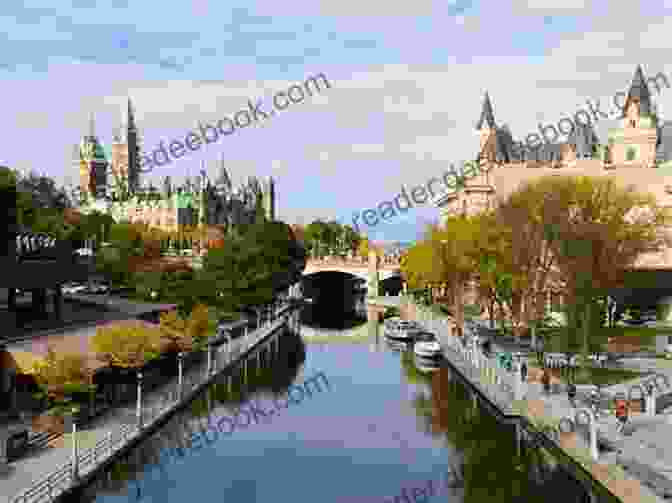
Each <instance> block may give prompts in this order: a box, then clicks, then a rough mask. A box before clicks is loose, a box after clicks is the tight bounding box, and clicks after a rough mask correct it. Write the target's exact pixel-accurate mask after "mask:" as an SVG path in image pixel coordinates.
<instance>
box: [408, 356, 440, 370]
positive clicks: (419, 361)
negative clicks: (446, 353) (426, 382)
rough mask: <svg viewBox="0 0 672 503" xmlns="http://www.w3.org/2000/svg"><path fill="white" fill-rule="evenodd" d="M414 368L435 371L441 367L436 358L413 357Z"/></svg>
mask: <svg viewBox="0 0 672 503" xmlns="http://www.w3.org/2000/svg"><path fill="white" fill-rule="evenodd" d="M414 363H415V368H416V369H418V370H419V371H420V372H436V371H437V370H439V369H440V368H441V364H440V363H439V361H438V360H428V359H427V358H415V361H414Z"/></svg>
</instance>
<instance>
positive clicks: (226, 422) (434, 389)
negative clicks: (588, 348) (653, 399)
mask: <svg viewBox="0 0 672 503" xmlns="http://www.w3.org/2000/svg"><path fill="white" fill-rule="evenodd" d="M302 319H303V322H304V325H303V326H302V332H305V333H306V334H309V335H305V334H302V333H287V334H285V335H283V337H281V341H282V342H281V345H280V348H279V352H278V353H277V354H276V355H273V356H272V358H271V359H270V360H266V361H263V362H261V363H260V364H259V365H257V363H256V360H252V361H251V364H250V366H248V371H247V378H245V377H244V376H243V375H241V374H240V373H238V374H235V375H233V376H232V379H231V380H227V379H225V378H223V377H222V378H221V379H219V380H218V382H217V383H215V384H213V385H212V386H211V387H210V388H209V389H208V390H207V392H205V393H204V394H203V395H202V396H201V397H200V398H199V399H197V400H196V401H195V402H193V404H192V406H191V407H189V408H187V409H185V411H184V412H183V413H181V414H179V415H177V416H176V417H174V418H173V419H172V420H171V421H170V422H169V423H167V424H166V425H165V426H164V427H163V428H161V429H160V430H159V431H158V432H157V433H156V434H155V435H154V436H152V437H151V438H149V439H148V440H147V441H145V442H144V443H142V444H141V445H140V446H139V447H137V448H136V449H135V450H134V451H132V452H131V453H130V454H129V455H128V456H127V457H126V458H125V459H123V460H120V461H118V462H117V463H116V464H115V465H114V466H113V468H112V469H111V470H109V471H108V472H107V473H105V474H103V475H101V476H100V477H99V478H98V479H97V480H96V481H95V482H94V483H93V484H92V485H91V486H89V487H88V488H87V489H86V491H85V495H84V496H83V497H80V496H81V495H80V496H78V501H95V502H97V503H116V502H154V503H159V502H160V503H178V502H179V503H183V502H192V503H205V502H210V501H212V502H226V503H229V502H231V503H255V502H264V503H266V502H294V503H304V502H305V503H309V502H310V503H314V502H319V503H346V502H348V503H374V502H376V503H377V502H380V503H383V502H403V503H410V502H430V503H431V502H435V501H436V502H438V501H450V502H456V503H457V502H470V503H471V502H474V503H476V502H478V503H485V502H487V503H499V502H501V503H509V502H537V501H538V502H542V501H543V502H544V503H551V502H555V501H558V502H561V501H562V502H579V501H584V497H583V494H582V490H581V488H580V487H579V486H578V485H577V484H576V483H573V482H572V480H571V479H570V478H569V477H568V476H566V475H565V474H564V473H563V472H562V471H561V470H559V469H554V465H553V461H552V459H550V458H548V457H547V456H546V455H545V454H544V453H543V452H541V451H539V450H535V449H520V450H518V449H517V445H516V442H515V435H514V432H513V429H512V428H510V427H507V426H504V425H500V424H498V423H497V421H496V420H495V418H493V417H492V416H490V415H489V414H488V412H487V411H486V410H485V409H484V408H483V407H482V406H481V405H480V403H479V402H478V401H476V400H474V397H472V396H471V394H470V392H469V390H468V389H467V388H466V387H465V386H464V385H462V384H461V382H460V380H459V379H457V378H456V375H454V374H453V373H452V372H451V370H450V368H449V367H448V366H447V364H446V363H445V362H444V363H440V364H439V365H434V366H432V365H427V364H424V365H423V364H420V362H417V361H416V360H415V358H414V356H413V354H412V352H409V351H408V350H404V348H400V347H391V346H390V345H388V344H387V343H386V342H385V340H384V338H383V334H382V326H380V325H378V324H377V323H370V322H368V323H367V322H366V321H365V320H363V319H362V318H361V312H359V311H358V313H356V314H355V315H353V316H351V319H349V320H346V321H344V322H343V323H341V326H340V327H339V326H338V324H337V323H336V324H334V322H333V320H332V321H330V322H328V323H327V322H325V326H328V328H325V329H322V328H321V327H320V319H319V316H317V315H316V313H315V312H312V311H311V310H310V308H309V307H308V308H305V311H304V313H303V316H302ZM321 335H325V337H324V338H321V337H320V336H321ZM255 410H256V415H255V412H254V411H255ZM259 411H262V412H259ZM263 412H265V413H266V418H264V417H263ZM218 425H219V427H220V432H219V433H214V432H215V430H216V428H217V427H218ZM199 430H203V431H205V433H204V434H203V435H205V437H203V436H201V434H200V433H198V432H199ZM194 432H196V433H194Z"/></svg>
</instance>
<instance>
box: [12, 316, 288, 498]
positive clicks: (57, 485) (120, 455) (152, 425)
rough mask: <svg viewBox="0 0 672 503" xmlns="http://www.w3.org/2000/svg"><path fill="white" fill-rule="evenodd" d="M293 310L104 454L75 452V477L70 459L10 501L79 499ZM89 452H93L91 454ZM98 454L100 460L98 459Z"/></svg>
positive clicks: (273, 334) (264, 342)
mask: <svg viewBox="0 0 672 503" xmlns="http://www.w3.org/2000/svg"><path fill="white" fill-rule="evenodd" d="M296 313H297V307H296V306H295V305H292V304H290V305H289V306H287V307H285V308H284V309H283V310H281V311H279V312H278V313H276V316H277V317H276V319H275V320H274V321H273V322H271V323H270V324H269V325H267V326H264V327H260V328H259V329H257V330H255V331H252V332H250V333H249V334H248V336H247V337H248V338H247V340H246V341H240V344H241V345H242V347H241V348H240V350H239V351H238V354H237V355H236V358H235V359H232V360H230V361H228V362H226V364H225V365H224V366H222V368H218V369H213V372H212V373H210V374H208V375H206V377H205V378H204V379H202V380H199V381H198V382H197V383H196V384H195V385H194V387H193V388H192V389H190V390H185V392H184V394H182V395H181V397H180V399H179V400H177V401H175V402H173V403H171V404H169V405H168V406H167V407H166V408H165V409H164V410H162V411H161V412H160V413H158V414H157V415H156V416H155V417H153V418H152V419H151V420H150V421H148V422H147V423H143V424H142V425H141V426H140V427H138V426H137V425H125V424H124V425H122V426H121V429H120V431H119V432H118V433H119V438H118V440H117V442H116V443H114V444H113V443H112V442H109V448H107V447H108V446H107V445H106V446H105V447H106V448H105V449H104V451H105V452H104V454H106V455H103V456H100V450H99V449H97V447H98V445H96V446H94V448H93V449H89V450H88V451H87V453H85V454H83V455H78V457H77V458H78V465H79V474H78V476H76V477H73V476H72V475H71V473H72V462H69V463H67V464H66V465H65V466H63V467H61V468H60V469H57V470H56V471H55V472H53V473H52V474H51V475H50V476H49V477H47V478H46V479H45V480H43V481H41V482H40V483H38V484H35V485H33V486H32V487H31V488H29V489H27V490H26V491H23V492H22V493H20V494H19V495H17V496H16V497H14V498H13V499H12V500H11V501H12V502H13V503H31V502H34V501H43V500H44V497H47V498H48V499H49V500H50V501H54V502H63V503H65V502H69V501H75V500H79V495H81V493H82V491H83V490H84V489H85V488H86V487H87V486H89V485H90V484H91V483H93V482H94V481H95V480H96V479H97V478H98V477H99V476H101V474H102V473H105V471H106V470H109V469H110V468H111V467H112V466H113V465H114V464H115V463H116V462H118V461H119V460H121V459H124V458H125V456H127V455H128V454H129V452H130V451H132V450H133V449H134V448H135V447H137V446H138V445H139V444H141V443H142V442H143V441H144V440H146V439H147V438H149V437H150V436H152V435H153V434H155V433H156V432H157V431H158V430H159V429H160V428H161V427H163V426H164V425H165V424H166V423H167V422H168V421H169V420H170V419H172V418H173V417H174V416H175V415H176V414H177V413H178V412H180V411H182V410H184V409H185V408H186V407H187V406H189V404H191V403H192V402H193V401H194V400H195V399H196V398H197V397H198V396H199V395H200V394H201V393H202V392H203V390H205V389H207V386H209V385H210V384H211V383H212V382H213V381H214V380H215V379H216V378H218V377H220V376H221V375H223V374H226V373H227V372H231V371H233V370H234V369H235V368H237V367H238V366H240V365H241V364H244V362H245V361H246V360H247V358H248V357H249V356H250V355H251V354H253V353H255V352H257V351H258V350H260V349H262V348H265V347H267V346H269V345H270V344H278V343H279V342H278V341H277V340H276V339H277V337H279V336H280V334H279V332H280V331H282V330H284V329H285V327H287V326H288V325H290V326H291V325H295V324H296V323H295V322H296V319H295V316H296ZM274 341H275V342H274ZM236 342H237V341H236ZM101 450H102V449H101ZM91 451H93V456H92V455H91V454H92V453H91ZM99 457H100V459H98V458H99ZM92 458H93V460H92ZM83 461H88V463H87V464H93V466H90V467H88V469H87V470H86V471H84V470H82V468H83V466H82V464H83ZM63 486H65V487H63Z"/></svg>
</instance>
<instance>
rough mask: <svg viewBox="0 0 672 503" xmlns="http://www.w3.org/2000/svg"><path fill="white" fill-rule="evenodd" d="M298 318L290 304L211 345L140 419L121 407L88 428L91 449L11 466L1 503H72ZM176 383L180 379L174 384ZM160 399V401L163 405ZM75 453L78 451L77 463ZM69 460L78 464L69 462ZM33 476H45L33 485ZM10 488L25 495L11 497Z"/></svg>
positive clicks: (146, 401) (270, 347)
mask: <svg viewBox="0 0 672 503" xmlns="http://www.w3.org/2000/svg"><path fill="white" fill-rule="evenodd" d="M296 315H297V312H296V309H295V308H294V307H293V306H291V305H290V306H288V307H286V308H285V309H284V310H282V311H279V312H278V313H276V317H275V318H274V320H273V321H272V322H269V323H268V324H266V325H264V326H262V327H259V328H258V329H257V330H254V331H251V332H249V333H248V334H247V336H244V337H241V338H238V339H236V340H234V341H231V342H229V343H228V344H226V343H223V341H218V342H219V345H218V346H217V347H214V346H213V347H212V351H211V352H208V359H207V362H206V363H205V365H198V366H197V367H196V368H193V369H191V370H192V371H191V373H190V374H187V375H184V376H182V377H181V379H182V380H181V383H182V391H179V390H178V392H177V393H175V391H174V390H175V389H176V382H170V383H168V384H166V385H164V386H162V387H161V388H160V389H156V390H154V391H153V392H150V393H148V394H147V396H145V397H143V400H142V404H143V406H142V415H141V417H140V418H138V417H137V416H136V415H135V413H134V412H135V409H134V410H128V409H122V408H120V409H116V410H112V411H110V413H109V414H106V415H105V416H103V417H102V418H101V419H100V420H99V421H96V423H95V424H93V425H91V426H90V427H89V428H87V433H89V434H90V435H93V436H94V440H93V442H94V445H93V447H91V448H89V449H77V448H76V447H75V446H74V445H73V448H72V449H68V448H66V447H62V448H50V449H48V450H47V451H45V452H44V453H40V455H39V456H30V457H27V458H22V459H19V460H16V461H15V462H13V463H11V464H10V465H9V473H6V474H4V477H3V478H4V480H3V482H2V485H3V489H5V488H6V492H3V493H4V495H5V496H4V497H5V498H8V499H6V500H2V501H8V502H16V503H30V502H33V501H42V500H43V498H48V499H49V500H50V501H54V500H55V498H58V501H71V500H72V497H73V494H76V493H77V491H78V490H79V488H81V487H85V486H86V485H87V484H88V483H89V482H90V481H91V480H93V478H95V476H96V474H97V473H98V472H100V471H104V470H106V469H107V467H108V466H110V465H111V464H114V462H115V461H116V460H117V459H118V458H119V457H120V456H123V455H124V453H126V452H128V451H129V450H131V449H133V447H134V446H135V445H137V444H139V443H141V442H142V441H143V440H144V439H145V438H147V436H148V435H151V434H152V432H154V431H156V430H157V429H159V428H160V427H161V426H162V425H163V424H165V423H166V422H167V421H168V420H169V419H170V418H171V417H172V416H173V415H174V414H176V413H178V412H179V411H180V410H182V409H184V408H185V407H187V406H188V405H189V404H190V403H191V402H192V401H193V400H194V398H195V397H196V396H198V395H199V393H200V392H201V391H202V389H204V387H207V386H208V385H209V384H210V383H211V382H212V381H213V380H214V379H215V378H216V377H217V376H218V375H220V374H226V373H227V372H231V371H232V370H234V369H236V368H237V367H242V368H243V370H244V371H245V372H246V371H247V361H248V357H250V356H256V358H257V359H261V358H263V357H266V355H267V354H268V353H269V352H273V351H277V348H278V346H279V341H278V340H277V339H278V337H277V335H278V334H279V332H280V330H281V329H282V328H283V327H285V326H287V325H288V324H291V325H294V324H296V322H297V321H296ZM213 353H214V354H213ZM179 380H180V377H179V376H178V382H179ZM170 395H176V396H177V397H179V398H178V399H176V400H171V401H169V402H168V403H166V401H165V397H166V396H170ZM161 397H164V399H163V400H161ZM138 402H140V397H139V399H138ZM129 416H130V417H133V416H135V419H136V420H135V421H132V420H131V421H130V422H129V420H128V419H129ZM138 419H139V420H140V422H139V421H138ZM139 425H140V426H139ZM73 452H77V456H76V458H75V456H74V455H73ZM73 459H76V460H77V461H76V462H75V463H73V461H72V460H73ZM36 474H43V475H42V477H40V478H38V479H37V481H35V475H36ZM25 477H30V478H31V479H32V482H31V483H30V484H27V483H25V482H22V480H23V479H24V478H25ZM12 486H14V487H17V489H18V488H23V489H24V490H23V491H22V492H21V493H20V494H16V495H15V496H13V497H11V498H10V496H11V495H12V492H10V491H12ZM14 492H16V489H15V490H14Z"/></svg>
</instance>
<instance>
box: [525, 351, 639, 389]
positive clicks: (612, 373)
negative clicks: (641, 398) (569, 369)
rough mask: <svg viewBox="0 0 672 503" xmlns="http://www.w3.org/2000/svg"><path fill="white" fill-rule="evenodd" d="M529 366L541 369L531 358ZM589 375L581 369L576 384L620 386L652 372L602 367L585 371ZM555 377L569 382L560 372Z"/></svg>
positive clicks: (555, 372)
mask: <svg viewBox="0 0 672 503" xmlns="http://www.w3.org/2000/svg"><path fill="white" fill-rule="evenodd" d="M528 365H529V367H530V368H541V367H540V366H539V365H538V363H537V361H536V359H532V358H530V360H529V362H528ZM585 370H586V371H587V374H585V375H582V372H581V369H577V370H576V380H575V381H574V383H575V384H597V385H600V386H611V385H613V384H620V383H623V382H627V381H632V380H633V379H637V378H638V377H644V376H647V375H651V372H636V371H633V370H625V369H609V368H601V367H588V368H587V369H585ZM553 374H554V375H557V376H558V377H559V378H560V379H561V380H562V381H563V382H567V379H566V378H565V377H564V376H562V375H561V374H559V371H557V370H556V371H553Z"/></svg>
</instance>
